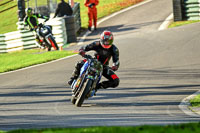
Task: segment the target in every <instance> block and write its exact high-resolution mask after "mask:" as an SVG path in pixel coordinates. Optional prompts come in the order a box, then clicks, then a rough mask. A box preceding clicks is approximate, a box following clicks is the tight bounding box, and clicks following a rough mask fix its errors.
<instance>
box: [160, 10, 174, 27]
mask: <svg viewBox="0 0 200 133" xmlns="http://www.w3.org/2000/svg"><path fill="white" fill-rule="evenodd" d="M173 16H174V15H173V13H172V14H170V15H169V16H168V17H167V18H166V19H165V21H164V22H163V23H162V24H161V25H160V27H159V28H158V30H164V29H166V28H167V27H168V26H169V24H170V23H171V22H172V21H173Z"/></svg>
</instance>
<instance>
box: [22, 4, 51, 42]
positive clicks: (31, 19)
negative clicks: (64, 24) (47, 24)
mask: <svg viewBox="0 0 200 133" xmlns="http://www.w3.org/2000/svg"><path fill="white" fill-rule="evenodd" d="M25 12H26V16H25V18H24V25H25V26H27V25H28V26H29V28H30V31H36V29H37V28H38V25H39V21H38V18H42V19H45V21H47V20H49V17H47V16H43V15H41V14H39V13H33V9H32V8H30V7H28V8H26V10H25ZM36 42H37V43H38V44H39V45H40V46H41V42H40V39H39V36H38V35H37V34H36Z"/></svg>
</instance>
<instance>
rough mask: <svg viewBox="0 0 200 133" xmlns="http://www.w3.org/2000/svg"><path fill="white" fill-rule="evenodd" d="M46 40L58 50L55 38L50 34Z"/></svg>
mask: <svg viewBox="0 0 200 133" xmlns="http://www.w3.org/2000/svg"><path fill="white" fill-rule="evenodd" d="M48 40H49V42H50V43H51V46H52V47H53V48H54V49H55V50H59V48H58V45H57V43H56V41H55V39H54V38H53V37H52V36H50V37H49V38H48Z"/></svg>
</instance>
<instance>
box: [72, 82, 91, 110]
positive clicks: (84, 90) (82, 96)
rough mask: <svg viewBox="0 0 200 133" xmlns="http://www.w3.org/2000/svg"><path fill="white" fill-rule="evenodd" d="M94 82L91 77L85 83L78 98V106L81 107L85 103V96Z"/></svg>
mask: <svg viewBox="0 0 200 133" xmlns="http://www.w3.org/2000/svg"><path fill="white" fill-rule="evenodd" d="M92 82H93V81H92V80H91V79H87V80H86V82H85V83H84V85H83V87H82V89H81V91H80V92H79V95H78V98H77V99H76V103H75V105H76V106H77V107H81V105H82V104H83V101H84V100H85V97H86V95H87V94H88V92H89V90H90V87H91V86H92Z"/></svg>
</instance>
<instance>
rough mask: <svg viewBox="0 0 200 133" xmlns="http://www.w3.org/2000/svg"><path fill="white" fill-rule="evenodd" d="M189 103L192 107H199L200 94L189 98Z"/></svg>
mask: <svg viewBox="0 0 200 133" xmlns="http://www.w3.org/2000/svg"><path fill="white" fill-rule="evenodd" d="M190 104H191V106H192V107H200V94H199V95H197V96H195V97H194V98H192V99H190Z"/></svg>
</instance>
